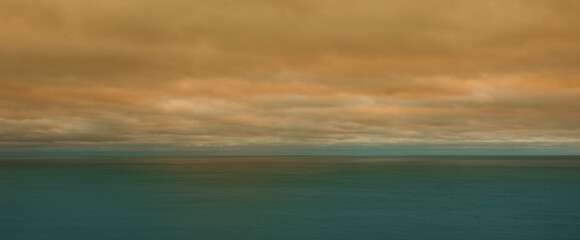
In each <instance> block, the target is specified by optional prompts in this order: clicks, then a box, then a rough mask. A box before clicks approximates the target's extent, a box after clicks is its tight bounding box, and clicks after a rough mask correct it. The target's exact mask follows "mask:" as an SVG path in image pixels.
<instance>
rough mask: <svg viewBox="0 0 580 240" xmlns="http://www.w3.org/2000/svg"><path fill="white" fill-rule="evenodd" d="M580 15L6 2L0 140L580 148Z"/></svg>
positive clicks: (160, 146) (290, 149) (417, 1)
mask: <svg viewBox="0 0 580 240" xmlns="http://www.w3.org/2000/svg"><path fill="white" fill-rule="evenodd" d="M579 12H580V1H576V0H543V1H541V0H510V1H505V0H501V1H500V0H485V1H483V0H482V1H452V0H439V1H428V0H405V1H403V0H396V1H385V0H358V1H346V0H344V1H339V0H336V1H333V0H277V1H271V0H163V1H162V0H0V154H4V155H9V154H13V153H16V152H19V153H21V154H45V153H53V154H65V153H67V152H81V153H82V152H87V153H88V152H93V153H94V152H133V153H138V152H142V153H145V152H147V153H163V154H171V153H180V154H183V153H191V154H197V153H201V154H203V153H212V154H222V153H223V154H236V153H240V154H243V153H251V154H259V153H267V154H276V153H282V154H308V153H323V154H333V153H336V154H413V153H421V154H422V153H426V154H431V153H444V154H454V153H458V154H464V153H478V154H479V153H482V154H485V153H490V154H494V153H518V154H519V153H524V154H525V153H532V154H533V153H551V154H559V153H560V154H570V153H572V154H573V153H576V154H577V153H580V31H579V29H580V14H579Z"/></svg>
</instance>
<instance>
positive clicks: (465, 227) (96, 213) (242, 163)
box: [0, 156, 580, 240]
mask: <svg viewBox="0 0 580 240" xmlns="http://www.w3.org/2000/svg"><path fill="white" fill-rule="evenodd" d="M578 236H580V158H579V157H546V156H533V157H530V156H528V157H514V156H510V157H499V156H492V157H483V156H479V157H475V156H453V157H443V156H432V157H330V156H325V157H319V156H296V157H132V158H128V157H124V158H60V159H59V158H52V159H51V158H35V159H25V158H17V159H0V239H10V240H17V239H34V240H37V239H59V240H64V239H86V240H90V239H139V240H146V239H176V240H177V239H281V240H283V239H289V240H290V239H292V240H294V239H345V240H347V239H348V240H354V239H526V240H528V239H579V237H578Z"/></svg>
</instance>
